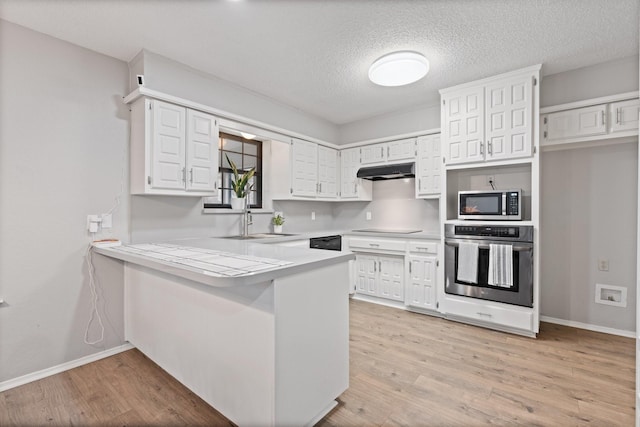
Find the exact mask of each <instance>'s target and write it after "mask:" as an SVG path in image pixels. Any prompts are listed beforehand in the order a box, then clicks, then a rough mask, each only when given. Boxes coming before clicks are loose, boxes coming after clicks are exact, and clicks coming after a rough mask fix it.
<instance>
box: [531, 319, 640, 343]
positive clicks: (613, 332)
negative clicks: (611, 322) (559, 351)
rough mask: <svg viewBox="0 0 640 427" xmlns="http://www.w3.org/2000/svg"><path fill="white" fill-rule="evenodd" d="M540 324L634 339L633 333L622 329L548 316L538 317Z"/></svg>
mask: <svg viewBox="0 0 640 427" xmlns="http://www.w3.org/2000/svg"><path fill="white" fill-rule="evenodd" d="M540 321H541V322H548V323H555V324H557V325H563V326H571V327H574V328H578V329H586V330H588V331H594V332H602V333H605V334H610V335H619V336H621V337H627V338H635V337H636V333H635V332H633V331H625V330H624V329H616V328H607V327H606V326H598V325H592V324H589V323H582V322H575V321H573V320H565V319H558V318H555V317H549V316H540Z"/></svg>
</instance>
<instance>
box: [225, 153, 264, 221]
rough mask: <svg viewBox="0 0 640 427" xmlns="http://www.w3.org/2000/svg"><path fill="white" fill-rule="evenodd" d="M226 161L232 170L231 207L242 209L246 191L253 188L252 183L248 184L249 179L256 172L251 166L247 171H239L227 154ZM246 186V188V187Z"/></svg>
mask: <svg viewBox="0 0 640 427" xmlns="http://www.w3.org/2000/svg"><path fill="white" fill-rule="evenodd" d="M224 156H225V157H226V158H227V162H229V165H230V166H231V170H232V171H233V179H232V180H231V189H232V190H233V194H232V195H231V209H244V207H245V201H246V197H247V193H248V192H250V191H251V189H252V188H253V184H252V185H249V180H251V178H253V175H254V174H255V173H256V168H251V169H249V170H248V171H247V172H243V173H240V171H239V170H238V167H237V166H236V164H235V163H234V162H233V161H232V160H231V159H230V158H229V156H227V155H226V154H225V155H224ZM247 187H248V188H247Z"/></svg>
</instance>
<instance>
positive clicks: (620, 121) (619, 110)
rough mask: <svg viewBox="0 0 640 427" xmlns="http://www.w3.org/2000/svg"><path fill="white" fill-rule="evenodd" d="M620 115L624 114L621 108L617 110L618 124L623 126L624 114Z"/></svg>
mask: <svg viewBox="0 0 640 427" xmlns="http://www.w3.org/2000/svg"><path fill="white" fill-rule="evenodd" d="M620 113H622V109H621V108H616V124H617V125H620V124H622V119H621V116H622V114H620Z"/></svg>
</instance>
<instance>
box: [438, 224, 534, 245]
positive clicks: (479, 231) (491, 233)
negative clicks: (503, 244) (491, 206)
mask: <svg viewBox="0 0 640 427" xmlns="http://www.w3.org/2000/svg"><path fill="white" fill-rule="evenodd" d="M444 237H445V239H476V240H477V239H485V240H504V241H513V242H533V226H531V225H515V224H514V225H493V224H473V225H471V224H469V225H467V224H464V225H462V224H445V226H444Z"/></svg>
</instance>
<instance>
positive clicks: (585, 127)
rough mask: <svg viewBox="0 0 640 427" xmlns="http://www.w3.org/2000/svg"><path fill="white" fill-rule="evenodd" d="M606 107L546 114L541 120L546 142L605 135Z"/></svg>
mask: <svg viewBox="0 0 640 427" xmlns="http://www.w3.org/2000/svg"><path fill="white" fill-rule="evenodd" d="M606 117H607V105H606V104H603V105H596V106H593V107H586V108H577V109H573V110H566V111H558V112H557V113H551V114H548V115H547V116H546V117H545V118H544V119H543V125H544V126H545V129H546V130H545V132H544V134H543V137H544V139H545V140H546V141H558V140H563V139H569V138H579V137H587V136H595V135H605V134H606V133H607V123H606Z"/></svg>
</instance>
